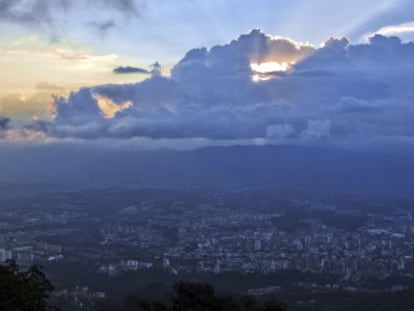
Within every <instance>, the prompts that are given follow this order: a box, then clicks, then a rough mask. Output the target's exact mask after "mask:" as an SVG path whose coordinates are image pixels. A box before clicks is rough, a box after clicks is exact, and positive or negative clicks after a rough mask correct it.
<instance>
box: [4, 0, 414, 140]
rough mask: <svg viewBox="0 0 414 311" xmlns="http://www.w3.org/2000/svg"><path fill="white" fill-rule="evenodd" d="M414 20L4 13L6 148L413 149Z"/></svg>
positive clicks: (259, 6)
mask: <svg viewBox="0 0 414 311" xmlns="http://www.w3.org/2000/svg"><path fill="white" fill-rule="evenodd" d="M413 12H414V3H413V2H412V1H410V0H358V1H353V0H350V1H338V0H329V1H328V0H312V1H309V0H290V1H286V0H273V1H270V0H257V1H247V0H226V1H223V0H147V1H145V0H97V1H93V2H92V1H86V0H53V1H50V0H0V29H1V31H0V67H1V70H0V81H1V82H2V83H1V85H0V140H1V141H3V142H15V141H16V142H20V143H21V142H26V141H33V140H35V141H48V142H50V141H57V140H58V141H60V140H73V139H75V140H87V141H98V140H106V139H110V140H113V141H117V142H119V141H122V142H125V141H131V142H132V141H134V142H135V143H137V142H138V143H141V142H142V141H145V143H146V144H147V143H148V141H150V142H152V143H154V145H156V146H159V145H160V141H168V142H170V143H171V144H174V142H176V141H179V142H180V143H182V141H183V140H185V141H187V142H188V144H194V145H197V146H198V144H199V143H200V141H202V142H206V143H212V144H223V142H228V143H238V142H247V143H254V144H262V143H290V142H292V143H305V142H306V143H312V144H313V143H317V144H342V145H352V146H359V145H366V144H377V145H378V144H384V142H387V143H392V144H402V145H404V144H411V141H412V140H413V138H414V137H413V135H414V127H412V125H411V123H413V122H412V121H413V118H414V114H413V113H414V109H413V106H412V105H413V103H412V101H413V99H414V91H411V85H410V80H411V79H412V78H414V47H413V45H412V44H411V43H410V42H411V40H413V39H414V13H413ZM413 124H414V123H413Z"/></svg>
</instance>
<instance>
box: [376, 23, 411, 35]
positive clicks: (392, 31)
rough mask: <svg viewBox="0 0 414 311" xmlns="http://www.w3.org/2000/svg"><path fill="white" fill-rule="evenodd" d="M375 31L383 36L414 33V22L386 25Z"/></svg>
mask: <svg viewBox="0 0 414 311" xmlns="http://www.w3.org/2000/svg"><path fill="white" fill-rule="evenodd" d="M375 33H376V34H379V35H383V36H395V35H402V34H406V33H414V22H410V23H403V24H398V25H390V26H385V27H382V28H380V29H378V30H377V31H376V32H375Z"/></svg>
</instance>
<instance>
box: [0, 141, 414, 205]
mask: <svg viewBox="0 0 414 311" xmlns="http://www.w3.org/2000/svg"><path fill="white" fill-rule="evenodd" d="M0 171H1V176H0V181H2V182H6V181H13V182H34V183H51V184H62V185H72V186H77V187H173V188H186V187H204V186H209V185H210V186H214V187H219V188H220V187H222V188H239V189H241V188H251V187H253V188H270V189H277V190H297V191H310V192H324V193H329V194H335V193H342V194H346V193H355V194H373V195H384V196H395V197H410V198H411V197H414V193H412V192H414V191H412V185H413V184H414V160H411V158H410V157H405V156H398V155H384V154H380V153H366V152H359V151H350V150H341V149H329V148H317V147H302V146H270V145H267V146H231V147H208V148H201V149H195V150H187V151H174V150H169V149H160V150H154V151H125V150H110V149H105V148H102V149H97V148H92V147H85V146H80V145H79V146H76V147H73V146H68V145H56V146H50V145H49V146H32V147H24V148H23V147H21V148H5V150H2V152H1V154H0Z"/></svg>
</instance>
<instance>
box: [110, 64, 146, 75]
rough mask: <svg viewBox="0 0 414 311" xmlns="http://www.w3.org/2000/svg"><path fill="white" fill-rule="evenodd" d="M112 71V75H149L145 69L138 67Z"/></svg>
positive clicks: (126, 67) (118, 68)
mask: <svg viewBox="0 0 414 311" xmlns="http://www.w3.org/2000/svg"><path fill="white" fill-rule="evenodd" d="M113 71H114V73H118V74H129V73H139V74H149V73H150V72H149V71H148V70H146V69H143V68H139V67H131V66H125V67H123V66H121V67H117V68H115V69H114V70H113Z"/></svg>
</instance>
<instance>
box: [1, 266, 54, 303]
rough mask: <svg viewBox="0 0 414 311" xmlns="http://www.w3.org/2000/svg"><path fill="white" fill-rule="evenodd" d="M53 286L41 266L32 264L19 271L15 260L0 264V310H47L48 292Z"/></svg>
mask: <svg viewBox="0 0 414 311" xmlns="http://www.w3.org/2000/svg"><path fill="white" fill-rule="evenodd" d="M52 291H53V286H52V284H51V283H50V282H49V280H48V279H47V278H46V276H45V274H44V273H43V271H42V267H41V266H38V265H34V266H32V267H30V268H29V269H28V270H26V271H20V268H19V266H18V265H17V264H16V262H15V261H13V260H11V261H7V262H6V264H4V265H1V266H0V310H2V311H44V310H48V299H49V294H50V293H51V292H52Z"/></svg>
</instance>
